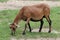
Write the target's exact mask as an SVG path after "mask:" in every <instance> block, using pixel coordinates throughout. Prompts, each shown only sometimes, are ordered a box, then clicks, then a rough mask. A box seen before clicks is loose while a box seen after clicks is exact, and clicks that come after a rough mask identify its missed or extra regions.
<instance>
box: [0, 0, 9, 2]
mask: <svg viewBox="0 0 60 40" xmlns="http://www.w3.org/2000/svg"><path fill="white" fill-rule="evenodd" d="M7 1H8V0H0V2H7Z"/></svg>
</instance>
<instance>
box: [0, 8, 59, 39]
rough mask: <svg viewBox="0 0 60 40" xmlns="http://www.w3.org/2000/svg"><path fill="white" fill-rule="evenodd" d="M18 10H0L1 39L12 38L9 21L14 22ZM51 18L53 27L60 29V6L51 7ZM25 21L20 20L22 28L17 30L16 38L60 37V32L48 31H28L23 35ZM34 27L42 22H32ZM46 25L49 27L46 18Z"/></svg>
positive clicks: (37, 26)
mask: <svg viewBox="0 0 60 40" xmlns="http://www.w3.org/2000/svg"><path fill="white" fill-rule="evenodd" d="M17 14H18V10H3V11H0V40H9V39H10V38H11V35H10V32H11V31H10V28H9V23H12V22H13V20H14V18H15V16H16V15H17ZM50 18H51V20H52V29H54V30H57V31H60V7H54V8H51V15H50ZM24 24H25V22H24V21H21V22H19V25H20V26H21V27H20V28H17V30H16V34H15V35H16V36H15V37H16V38H40V37H53V38H56V37H60V34H55V33H47V32H41V33H39V32H32V33H30V32H28V31H26V35H25V36H23V35H22V32H23V29H24ZM30 24H31V27H32V28H33V29H35V28H39V25H40V22H36V23H35V22H30ZM44 27H48V22H47V21H46V19H44Z"/></svg>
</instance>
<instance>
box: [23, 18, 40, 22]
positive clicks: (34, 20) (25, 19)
mask: <svg viewBox="0 0 60 40" xmlns="http://www.w3.org/2000/svg"><path fill="white" fill-rule="evenodd" d="M24 21H27V19H25V20H24ZM30 21H33V22H37V21H40V20H34V19H32V18H31V19H30Z"/></svg>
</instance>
